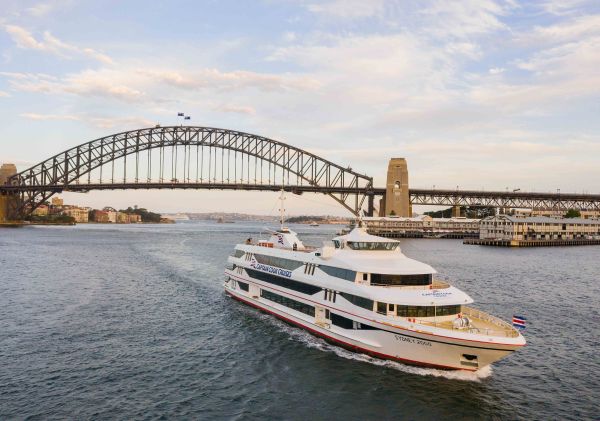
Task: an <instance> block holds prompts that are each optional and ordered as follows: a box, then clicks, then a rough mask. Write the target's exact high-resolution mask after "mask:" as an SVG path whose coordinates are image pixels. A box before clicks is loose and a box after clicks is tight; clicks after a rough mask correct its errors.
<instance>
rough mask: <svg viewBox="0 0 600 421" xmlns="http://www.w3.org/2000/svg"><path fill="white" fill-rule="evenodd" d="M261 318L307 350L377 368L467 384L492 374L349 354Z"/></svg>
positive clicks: (490, 368)
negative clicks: (417, 365) (318, 351)
mask: <svg viewBox="0 0 600 421" xmlns="http://www.w3.org/2000/svg"><path fill="white" fill-rule="evenodd" d="M261 316H262V317H264V320H266V321H268V322H269V323H272V324H273V325H274V326H276V327H277V329H278V330H280V331H282V332H285V333H286V334H287V335H288V336H289V338H290V340H293V341H297V342H301V343H302V344H304V345H306V346H307V347H309V348H315V349H318V350H320V351H324V352H332V353H334V354H335V355H337V356H338V357H341V358H345V359H348V360H354V361H359V362H364V363H367V364H372V365H376V366H379V367H386V368H389V369H392V370H397V371H401V372H403V373H408V374H415V375H418V376H431V377H441V378H445V379H450V380H461V381H469V382H481V381H482V380H483V379H486V378H488V377H490V376H491V375H492V372H493V370H492V367H491V366H486V367H483V368H481V369H479V370H477V371H474V372H471V371H459V370H438V369H435V368H425V367H416V366H411V365H407V364H402V363H399V362H396V361H390V360H382V359H379V358H373V357H371V356H369V355H365V354H359V353H356V352H351V351H348V350H346V349H344V348H340V347H339V346H335V345H332V344H330V343H328V342H326V341H325V340H323V339H321V338H318V337H316V336H314V335H312V334H311V333H309V332H307V331H305V330H302V329H299V328H296V327H294V326H290V325H289V324H287V323H285V322H282V321H280V320H279V319H275V318H273V317H272V316H269V315H266V314H261Z"/></svg>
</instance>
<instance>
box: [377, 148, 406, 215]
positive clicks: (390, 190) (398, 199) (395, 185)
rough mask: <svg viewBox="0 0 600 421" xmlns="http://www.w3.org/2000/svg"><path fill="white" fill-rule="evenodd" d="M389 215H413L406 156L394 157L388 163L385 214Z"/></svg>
mask: <svg viewBox="0 0 600 421" xmlns="http://www.w3.org/2000/svg"><path fill="white" fill-rule="evenodd" d="M389 215H395V216H403V217H411V216H412V209H411V206H410V197H409V192H408V166H407V165H406V159H405V158H392V159H390V162H389V164H388V172H387V183H386V189H385V214H384V215H383V216H389Z"/></svg>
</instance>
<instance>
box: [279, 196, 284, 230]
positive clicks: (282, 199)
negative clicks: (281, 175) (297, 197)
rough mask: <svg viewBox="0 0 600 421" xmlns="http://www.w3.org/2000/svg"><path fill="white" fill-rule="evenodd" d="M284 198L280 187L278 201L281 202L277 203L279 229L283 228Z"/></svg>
mask: <svg viewBox="0 0 600 421" xmlns="http://www.w3.org/2000/svg"><path fill="white" fill-rule="evenodd" d="M284 200H285V192H284V190H283V187H282V188H281V195H280V196H279V201H280V202H281V203H280V205H279V223H280V225H281V229H283V220H284V218H285V207H284V202H283V201H284Z"/></svg>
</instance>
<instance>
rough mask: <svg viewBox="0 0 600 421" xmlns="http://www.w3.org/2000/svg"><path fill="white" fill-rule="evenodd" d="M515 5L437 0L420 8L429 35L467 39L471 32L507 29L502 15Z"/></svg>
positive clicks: (481, 32)
mask: <svg viewBox="0 0 600 421" xmlns="http://www.w3.org/2000/svg"><path fill="white" fill-rule="evenodd" d="M514 7H515V4H514V2H512V1H510V0H507V1H502V0H499V1H495V0H462V1H460V2H449V1H446V0H436V1H434V2H433V3H432V4H429V5H426V6H425V7H423V9H422V10H421V11H420V14H421V15H422V17H423V18H424V19H425V22H426V24H427V26H426V27H425V28H424V30H425V31H426V32H428V33H429V34H431V35H434V36H437V37H440V38H443V37H454V38H460V39H466V38H469V37H473V36H478V35H484V34H489V33H492V32H496V31H500V30H507V29H508V27H507V25H506V24H505V23H503V22H502V20H501V17H502V16H505V15H507V14H508V13H509V11H510V10H511V9H513V8H514Z"/></svg>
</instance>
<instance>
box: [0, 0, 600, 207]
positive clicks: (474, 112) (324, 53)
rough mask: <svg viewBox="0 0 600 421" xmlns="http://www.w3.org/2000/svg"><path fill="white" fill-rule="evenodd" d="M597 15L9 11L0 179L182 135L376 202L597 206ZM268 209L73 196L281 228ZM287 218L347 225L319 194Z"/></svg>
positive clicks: (203, 196) (380, 6)
mask: <svg viewBox="0 0 600 421" xmlns="http://www.w3.org/2000/svg"><path fill="white" fill-rule="evenodd" d="M599 69H600V2H598V1H597V0H591V1H586V0H560V1H558V0H540V1H518V0H505V1H502V0H463V1H461V0H457V1H448V0H422V1H416V0H413V1H409V0H406V1H403V0H389V1H385V0H369V1H365V0H324V1H316V0H314V1H313V0H306V1H305V0H298V1H291V0H256V1H251V0H246V1H227V0H219V1H195V0H188V1H186V0H171V1H168V2H167V1H164V2H159V1H147V0H146V1H138V0H128V1H117V0H104V1H86V0H81V1H77V0H46V1H41V2H40V1H24V0H0V162H1V163H6V162H12V163H15V164H16V165H17V168H18V169H19V170H24V169H26V168H28V167H29V166H32V165H34V164H36V163H38V162H40V161H43V160H44V159H46V158H48V157H50V156H52V155H54V154H56V153H58V152H60V151H63V150H65V149H68V148H70V147H73V146H76V145H78V144H81V143H85V142H88V141H90V140H93V139H96V138H99V137H103V136H107V135H110V134H113V133H117V132H120V131H124V130H130V129H138V128H142V127H148V126H153V125H155V124H161V125H168V124H176V123H177V122H178V120H177V117H176V116H177V112H180V111H183V112H185V113H186V114H189V115H190V116H191V120H190V124H193V125H198V126H210V127H221V128H227V129H235V130H241V131H245V132H249V133H254V134H258V135H262V136H265V137H268V138H272V139H276V140H279V141H282V142H285V143H289V144H291V145H294V146H297V147H300V148H303V149H306V150H309V151H310V152H313V153H315V154H317V155H320V156H322V157H323V158H326V159H328V160H330V161H333V162H335V163H338V164H340V165H342V166H351V167H352V168H353V169H355V170H356V171H358V172H361V173H366V174H368V175H370V176H372V177H373V178H374V180H375V184H376V185H379V186H381V185H384V183H385V175H386V169H387V162H388V160H389V159H390V158H392V157H405V158H406V159H407V161H408V167H409V179H410V186H411V187H415V188H429V187H432V186H435V187H436V188H452V189H455V188H457V186H458V187H459V188H461V189H481V188H484V189H485V190H505V189H507V188H509V189H515V188H520V189H521V190H522V191H532V190H533V191H556V189H560V190H561V191H562V192H588V193H600V186H599V183H598V181H599V180H600V165H599V161H598V157H599V156H600V137H599V133H600V130H599V129H600V118H599V116H600V71H599ZM277 196H278V195H277V194H276V193H256V192H254V193H240V192H213V191H162V190H156V191H125V192H91V193H88V194H75V193H68V194H66V195H65V199H66V201H67V202H70V203H78V204H81V205H87V206H93V207H103V206H106V205H110V206H113V207H115V208H122V207H126V206H129V205H133V204H137V205H139V206H144V207H148V208H149V209H153V210H158V211H165V212H176V211H196V212H209V211H232V210H235V211H246V212H250V213H260V214H269V213H273V212H274V213H277V208H276V207H277V205H276V199H277ZM286 206H287V211H288V213H290V214H302V213H327V214H336V215H344V214H347V213H346V211H344V209H343V208H341V207H340V206H339V205H337V204H336V203H335V202H334V201H333V199H329V198H326V197H325V196H322V195H306V194H305V195H303V196H302V197H297V196H293V197H291V198H290V199H289V200H288V203H287V205H286Z"/></svg>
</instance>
